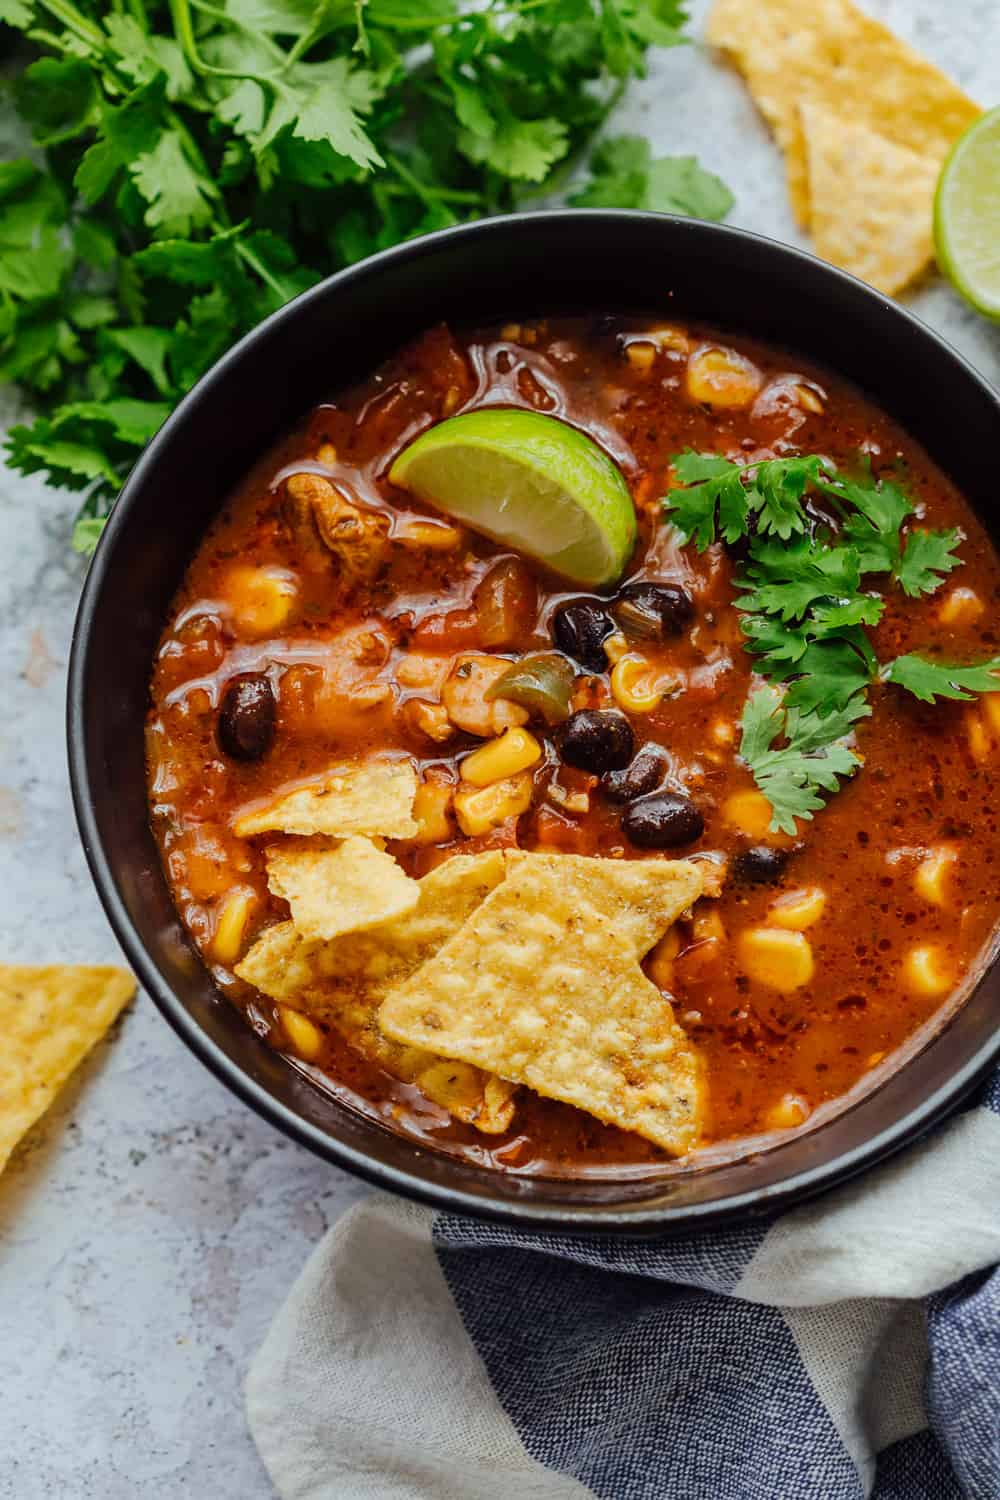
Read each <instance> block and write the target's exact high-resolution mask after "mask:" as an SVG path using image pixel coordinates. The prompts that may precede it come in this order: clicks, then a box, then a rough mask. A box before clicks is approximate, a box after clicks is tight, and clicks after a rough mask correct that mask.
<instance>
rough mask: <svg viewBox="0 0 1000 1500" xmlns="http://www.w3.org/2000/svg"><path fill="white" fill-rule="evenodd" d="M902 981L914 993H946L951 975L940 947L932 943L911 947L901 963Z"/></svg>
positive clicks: (950, 983) (950, 981)
mask: <svg viewBox="0 0 1000 1500" xmlns="http://www.w3.org/2000/svg"><path fill="white" fill-rule="evenodd" d="M903 982H904V984H905V985H906V988H907V989H908V990H910V991H911V992H912V993H913V994H914V995H946V994H947V993H948V991H949V990H950V989H951V986H952V976H951V972H950V970H949V968H948V965H947V963H946V962H945V959H944V955H943V954H942V952H941V950H940V948H937V947H935V945H934V944H933V943H927V944H925V945H924V946H923V947H921V948H911V950H910V952H909V953H908V954H907V955H906V959H905V962H904V964H903Z"/></svg>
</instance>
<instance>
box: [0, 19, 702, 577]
mask: <svg viewBox="0 0 1000 1500" xmlns="http://www.w3.org/2000/svg"><path fill="white" fill-rule="evenodd" d="M685 19H686V17H685V13H684V9H683V5H682V0H486V3H484V4H482V5H474V6H470V5H467V4H464V3H461V0H326V3H320V4H318V5H317V4H313V3H312V0H225V3H223V0H219V3H212V4H209V3H208V0H134V3H133V0H130V3H128V4H115V5H113V6H108V5H107V4H105V3H102V0H0V22H2V23H6V25H7V26H8V27H11V28H15V29H17V30H20V31H22V32H24V33H26V35H27V38H28V43H27V45H30V47H31V48H33V50H34V53H35V54H36V55H35V60H33V61H30V62H29V63H28V65H27V66H26V67H25V68H24V69H23V71H22V73H21V76H20V77H19V79H18V80H17V82H16V84H15V86H14V89H13V98H14V103H15V106H16V108H17V109H18V111H19V112H20V115H21V117H22V119H23V121H24V122H25V124H26V126H27V128H28V130H29V131H30V132H31V134H32V136H33V138H34V142H35V144H36V146H37V147H39V148H40V154H41V158H42V159H43V160H44V166H40V165H38V161H37V155H38V154H36V159H34V160H21V161H13V162H8V163H6V164H4V165H0V380H8V381H14V382H16V383H17V384H18V385H20V387H21V388H22V389H23V390H24V391H25V392H26V393H27V394H28V396H29V397H30V399H31V400H32V401H33V402H34V404H35V405H36V407H37V408H38V410H39V415H38V418H37V420H35V421H34V422H32V423H30V424H26V425H24V426H22V427H20V428H17V429H15V431H14V432H13V434H12V435H11V438H10V443H9V448H8V455H9V461H10V462H11V463H12V464H13V465H14V467H15V468H18V469H20V470H22V471H23V472H25V473H34V472H37V473H41V474H43V475H45V477H46V478H47V479H49V480H50V481H51V482H53V483H56V484H60V485H68V486H70V487H72V488H74V489H77V490H80V491H83V493H84V504H83V510H82V513H81V517H82V523H83V524H81V525H80V526H79V527H78V529H77V543H78V545H80V546H81V548H83V549H84V550H87V549H89V548H90V547H92V545H93V543H94V540H95V539H96V536H97V534H98V533H99V531H100V525H99V521H100V518H101V517H102V516H103V515H104V514H105V513H106V512H107V510H108V508H109V505H110V503H111V500H112V498H113V496H114V494H115V493H116V491H117V490H118V488H119V487H120V485H121V483H122V482H123V480H124V478H125V476H126V474H127V472H128V470H129V468H130V467H131V465H132V463H133V462H134V461H135V458H136V457H137V455H138V452H139V450H140V448H141V447H142V445H143V444H144V443H145V442H146V441H147V440H148V437H149V436H150V434H151V432H153V431H155V429H156V427H157V426H158V425H159V423H160V422H161V421H162V420H163V417H164V415H165V414H166V412H167V411H168V410H169V409H170V407H171V406H173V404H174V403H176V402H177V401H178V400H179V398H180V397H181V396H182V395H183V394H184V392H185V391H186V390H188V389H189V388H190V386H191V385H192V384H193V383H194V381H196V380H197V379H198V377H199V376H200V375H201V374H202V373H203V372H204V371H205V370H206V369H207V368H208V367H209V366H210V365H211V364H212V363H213V362H214V361H215V359H216V358H217V357H218V356H219V354H221V353H222V352H223V350H225V349H226V348H227V347H228V346H229V345H230V344H231V343H233V342H234V341H235V340H236V339H237V338H238V337H240V336H241V335H242V334H243V333H245V332H246V331H247V330H248V329H249V328H251V327H253V325H254V324H256V323H257V322H259V321H260V320H261V319H262V318H263V317H265V316H266V315H267V314H268V313H270V312H273V311H274V309H275V308H277V307H279V306H280V305H281V304H282V303H284V302H287V301H288V300H289V298H291V297H294V296H296V295H298V294H299V293H300V292H302V291H304V290H305V289H306V288H308V287H310V286H312V285H313V284H314V283H315V282H317V281H318V280H320V278H321V277H323V276H325V275H327V274H329V272H331V271H333V270H336V269H337V268H338V267H339V266H343V265H346V264H348V263H350V262H352V261H355V260H357V259H359V258H361V257H362V256H365V255H367V254H369V253H370V252H371V251H373V250H378V249H383V248H385V247H386V246H388V245H392V244H395V243H396V242H397V241H400V240H404V239H407V238H410V237H411V236H413V235H418V234H422V233H424V232H426V231H429V230H434V229H441V228H444V227H447V226H448V225H451V224H455V223H458V222H459V221H461V220H465V219H472V218H478V217H481V216H483V215H487V214H495V213H500V212H504V211H506V210H509V209H512V208H515V207H519V206H522V205H524V204H526V203H530V201H531V200H532V199H533V198H536V197H538V196H539V195H541V194H549V193H552V192H553V191H555V190H556V189H558V188H560V187H561V186H562V185H563V183H564V180H565V178H566V177H567V176H568V174H569V172H570V171H571V170H572V169H573V168H574V166H575V165H576V164H577V163H578V160H579V157H580V154H581V152H582V151H583V150H584V149H585V148H586V147H587V146H588V144H589V142H590V140H591V139H592V137H593V136H594V134H595V133H596V132H597V131H598V130H599V129H600V127H601V126H602V124H603V122H604V121H605V119H606V118H607V116H608V113H609V112H610V110H611V109H612V107H613V106H614V104H615V103H616V102H617V100H618V98H619V97H620V95H621V92H622V90H623V89H624V88H625V86H626V85H627V83H628V81H629V80H630V79H631V78H634V77H638V76H641V75H642V74H643V73H644V71H645V56H646V52H647V50H648V48H649V47H650V46H658V47H672V46H674V45H676V44H677V43H679V42H682V41H683V40H684V36H683V26H684V22H685ZM590 166H591V175H590V179H589V181H588V182H587V183H586V185H585V186H584V188H583V189H582V191H581V193H580V195H579V201H581V202H589V203H595V204H596V203H601V204H609V205H611V204H615V205H623V206H625V205H632V206H642V207H650V208H658V209H669V211H670V212H672V213H688V214H694V215H698V216H700V217H703V218H721V217H723V216H724V215H725V213H726V212H727V211H728V208H729V206H730V203H731V201H732V200H731V198H730V196H729V194H728V191H727V190H726V189H725V187H724V186H723V184H721V183H720V182H719V180H718V179H717V178H715V177H713V176H712V175H711V174H710V173H706V172H704V171H702V169H701V168H700V167H699V166H698V164H697V163H696V162H694V161H693V160H692V159H691V158H687V157H683V158H677V159H674V158H662V159H660V160H654V159H653V157H652V153H651V152H650V149H649V147H648V145H647V143H646V142H645V141H642V140H641V139H639V138H637V137H632V136H625V137H619V138H617V139H611V140H607V141H605V142H604V144H603V145H602V146H601V147H600V149H599V150H598V151H597V152H595V153H594V155H593V157H592V159H591V164H590ZM126 403H127V404H128V406H129V413H128V416H127V419H126V420H123V419H122V408H123V404H126Z"/></svg>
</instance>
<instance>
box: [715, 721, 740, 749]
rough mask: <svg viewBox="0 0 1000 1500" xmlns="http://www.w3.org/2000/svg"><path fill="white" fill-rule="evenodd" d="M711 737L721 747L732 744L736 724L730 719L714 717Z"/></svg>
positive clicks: (734, 737)
mask: <svg viewBox="0 0 1000 1500" xmlns="http://www.w3.org/2000/svg"><path fill="white" fill-rule="evenodd" d="M711 733H712V739H713V740H714V741H715V743H716V744H717V745H722V746H723V747H725V746H727V745H731V744H733V742H734V741H735V739H736V725H735V724H734V723H733V722H732V720H731V719H716V721H715V723H714V724H713V725H712V730H711Z"/></svg>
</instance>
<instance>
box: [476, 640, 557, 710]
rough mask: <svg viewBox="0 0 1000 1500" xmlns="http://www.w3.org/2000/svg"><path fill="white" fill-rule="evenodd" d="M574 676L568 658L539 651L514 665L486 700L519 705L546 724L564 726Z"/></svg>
mask: <svg viewBox="0 0 1000 1500" xmlns="http://www.w3.org/2000/svg"><path fill="white" fill-rule="evenodd" d="M575 675H576V674H575V673H574V671H573V668H572V666H571V665H570V663H569V662H568V661H567V660H566V658H565V656H559V655H557V654H556V652H554V651H540V652H538V654H537V655H535V656H522V657H521V660H520V661H516V662H514V664H513V666H512V667H511V668H510V670H509V671H507V672H505V673H504V674H503V676H502V677H498V678H497V680H496V682H494V683H493V684H492V686H491V687H488V688H487V689H486V693H485V695H484V696H485V697H486V698H505V699H507V700H508V701H509V702H510V703H519V704H520V705H521V707H522V708H526V709H528V711H529V713H537V714H541V716H542V718H543V719H544V720H545V722H546V724H561V723H562V721H563V720H564V719H568V718H569V700H570V696H571V694H572V692H573V681H574V677H575Z"/></svg>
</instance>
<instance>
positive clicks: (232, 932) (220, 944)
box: [212, 886, 257, 964]
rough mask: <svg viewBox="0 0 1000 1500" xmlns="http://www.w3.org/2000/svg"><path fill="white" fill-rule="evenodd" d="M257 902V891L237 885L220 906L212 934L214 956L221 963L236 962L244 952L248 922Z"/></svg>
mask: <svg viewBox="0 0 1000 1500" xmlns="http://www.w3.org/2000/svg"><path fill="white" fill-rule="evenodd" d="M256 904H257V893H256V891H252V890H248V889H247V887H246V886H237V887H236V889H235V890H232V891H230V892H229V895H228V896H227V897H226V898H225V900H224V901H223V902H222V905H221V906H220V907H219V911H218V914H217V916H216V919H215V932H214V933H213V934H212V957H213V958H214V959H215V960H216V962H217V963H220V964H234V963H235V962H236V960H237V959H238V958H239V956H240V954H241V953H242V952H243V942H244V938H245V937H246V930H247V923H248V922H249V920H250V913H251V912H252V911H253V908H254V906H255V905H256Z"/></svg>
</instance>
